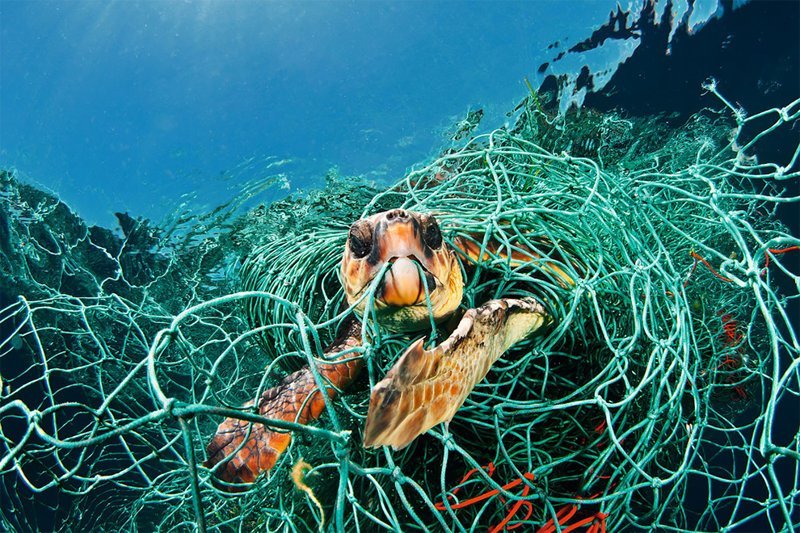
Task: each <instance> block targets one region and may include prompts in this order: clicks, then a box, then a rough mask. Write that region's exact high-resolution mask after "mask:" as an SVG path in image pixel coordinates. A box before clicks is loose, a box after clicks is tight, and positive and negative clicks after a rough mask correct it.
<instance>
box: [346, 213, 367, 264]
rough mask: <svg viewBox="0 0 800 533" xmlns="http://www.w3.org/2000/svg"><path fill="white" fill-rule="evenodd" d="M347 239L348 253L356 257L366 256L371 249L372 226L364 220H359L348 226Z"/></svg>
mask: <svg viewBox="0 0 800 533" xmlns="http://www.w3.org/2000/svg"><path fill="white" fill-rule="evenodd" d="M347 239H348V242H349V244H350V253H352V254H353V257H355V258H356V259H361V258H363V257H366V256H367V255H369V253H370V252H371V251H372V228H371V227H370V225H369V223H368V222H367V221H366V220H359V221H357V222H356V223H354V224H353V225H352V226H350V234H349V235H348V237H347Z"/></svg>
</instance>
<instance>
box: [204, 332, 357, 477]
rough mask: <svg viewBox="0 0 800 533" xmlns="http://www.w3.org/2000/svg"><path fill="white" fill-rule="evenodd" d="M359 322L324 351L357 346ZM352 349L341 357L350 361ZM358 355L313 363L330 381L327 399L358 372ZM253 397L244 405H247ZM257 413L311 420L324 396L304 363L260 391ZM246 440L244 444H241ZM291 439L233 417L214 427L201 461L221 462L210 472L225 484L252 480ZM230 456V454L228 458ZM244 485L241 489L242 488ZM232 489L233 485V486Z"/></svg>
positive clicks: (321, 408)
mask: <svg viewBox="0 0 800 533" xmlns="http://www.w3.org/2000/svg"><path fill="white" fill-rule="evenodd" d="M360 339H361V324H360V323H359V322H358V321H357V320H351V321H350V322H349V323H348V324H347V325H346V326H345V328H344V329H343V331H342V333H341V334H340V336H339V339H338V340H337V341H335V342H334V343H333V344H332V345H331V347H330V348H329V349H328V350H327V351H326V355H333V354H336V353H339V352H341V351H343V350H347V349H349V348H353V347H355V346H358V345H359V344H360ZM352 357H353V354H352V353H349V354H346V355H344V356H342V357H341V358H340V359H350V358H352ZM361 366H362V363H361V359H352V360H350V361H347V362H338V363H337V362H332V363H324V364H320V365H318V366H317V370H318V371H319V374H320V376H322V378H323V379H324V380H325V381H326V382H327V383H328V384H329V387H328V389H327V392H328V397H329V398H333V397H334V395H335V394H336V391H335V389H334V388H333V387H335V388H336V389H343V388H345V387H347V386H348V385H349V384H350V383H351V382H352V381H353V380H354V379H355V377H356V376H357V375H358V372H359V371H360V370H361ZM253 403H254V402H253V401H252V400H251V401H250V402H248V403H246V404H245V405H244V406H243V407H245V408H247V407H252V406H253ZM258 405H259V407H258V412H259V414H260V415H262V416H264V417H266V418H272V419H278V420H286V421H289V422H296V423H298V424H306V423H308V422H309V421H311V420H316V419H317V418H319V417H320V415H321V414H322V412H323V411H324V410H325V400H324V398H323V397H322V393H321V392H320V390H319V388H318V387H317V383H316V381H315V380H314V375H313V374H312V373H311V370H310V369H309V368H308V367H304V368H301V369H300V370H298V371H297V372H294V373H292V374H289V375H288V376H286V377H285V378H284V379H283V381H282V382H281V384H280V385H277V386H276V387H272V388H270V389H267V390H266V391H264V393H263V394H262V395H261V398H260V400H259V402H258ZM245 438H247V441H246V442H245V444H244V446H243V447H242V448H241V449H239V451H238V452H237V451H236V450H237V449H238V448H239V447H240V446H241V444H242V442H243V441H244V440H245ZM291 440H292V436H291V433H290V432H288V431H278V430H274V429H270V428H268V427H266V426H264V425H263V424H256V423H251V422H248V421H246V420H239V419H237V418H227V419H225V421H224V422H222V424H220V425H219V428H218V429H217V433H216V435H214V438H213V439H212V440H211V442H209V443H208V446H207V447H206V453H207V455H208V460H207V461H206V462H205V463H203V465H204V466H205V467H206V468H212V467H214V466H216V465H217V464H218V463H224V464H223V465H221V466H219V467H217V470H216V471H215V473H216V475H217V477H218V478H219V479H220V480H222V481H225V482H228V483H252V482H254V481H255V480H256V478H257V477H258V475H259V474H260V473H261V472H264V471H266V470H269V469H271V468H272V467H273V466H275V463H276V462H277V460H278V457H280V455H281V453H283V451H284V450H286V448H287V447H288V446H289V443H290V442H291ZM229 456H230V457H229ZM244 488H245V487H242V490H244ZM232 490H237V489H232Z"/></svg>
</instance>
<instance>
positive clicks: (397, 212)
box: [386, 209, 408, 220]
mask: <svg viewBox="0 0 800 533" xmlns="http://www.w3.org/2000/svg"><path fill="white" fill-rule="evenodd" d="M395 218H397V219H398V220H406V219H408V212H407V211H406V210H405V209H392V210H391V211H389V212H388V213H386V220H394V219H395Z"/></svg>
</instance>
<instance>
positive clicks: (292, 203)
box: [0, 86, 800, 531]
mask: <svg viewBox="0 0 800 533" xmlns="http://www.w3.org/2000/svg"><path fill="white" fill-rule="evenodd" d="M709 89H710V90H711V92H714V93H716V91H715V88H714V87H713V86H710V87H709ZM723 102H724V100H723ZM525 103H526V105H525V106H523V109H522V111H521V114H520V116H519V117H518V119H517V123H516V125H515V127H514V128H509V129H500V130H496V131H494V132H492V133H490V134H488V135H482V136H478V137H476V138H474V139H471V140H469V141H468V142H466V143H465V144H462V145H459V146H455V147H453V148H452V149H450V150H448V151H447V152H445V153H444V154H443V155H442V156H441V157H439V158H437V159H436V160H435V161H433V162H432V163H430V164H429V165H427V166H425V167H423V168H419V169H417V170H415V171H413V172H411V173H410V174H409V175H408V176H406V178H405V179H404V180H402V181H401V182H400V183H398V184H396V185H395V186H393V187H391V188H389V189H386V190H384V191H377V190H374V189H371V188H370V187H368V186H366V185H364V184H360V183H348V182H347V181H346V180H337V179H335V178H331V179H332V183H331V184H330V186H329V187H328V188H327V189H326V190H325V191H322V192H318V193H312V194H308V195H305V196H301V197H296V198H290V199H288V200H285V201H281V202H277V203H274V204H272V205H270V206H268V207H264V206H259V207H257V208H254V209H251V210H249V211H248V212H247V213H245V214H240V212H239V211H236V209H235V205H234V206H227V207H226V208H222V209H219V210H216V211H215V212H213V213H212V214H210V215H207V216H203V217H197V216H195V217H193V216H189V215H185V214H184V215H185V216H182V217H179V218H177V219H176V220H175V223H174V224H172V225H171V226H168V227H166V228H161V229H158V228H154V227H151V226H150V225H148V224H147V223H145V222H142V221H138V222H137V221H134V220H132V219H130V218H129V217H121V219H120V220H121V222H123V221H124V224H123V226H124V227H123V230H124V231H125V234H124V237H122V238H120V237H118V236H115V235H114V234H111V233H110V232H104V231H103V230H100V229H98V228H87V227H86V226H85V225H83V224H82V222H80V221H79V220H78V219H77V217H75V216H74V215H72V214H71V213H70V212H69V211H68V210H67V209H66V207H65V206H64V205H63V204H61V203H59V202H57V201H56V200H55V199H53V198H52V197H50V196H47V195H44V194H39V193H37V192H36V191H33V190H32V189H30V188H29V187H26V186H21V185H19V184H18V183H17V181H16V180H14V179H13V176H11V175H8V174H6V175H5V176H4V192H3V195H4V199H3V200H4V202H7V204H6V209H7V212H6V213H4V217H5V220H3V234H2V235H0V236H2V241H3V247H4V252H5V253H6V259H5V260H4V263H3V265H2V267H3V270H2V272H3V275H4V279H5V280H6V281H5V283H7V284H10V286H11V287H12V289H13V290H16V292H17V294H20V295H21V296H20V297H19V299H18V300H16V301H14V302H13V303H11V304H10V305H9V306H8V307H6V308H5V309H3V310H2V314H0V321H2V325H3V328H4V334H3V336H2V341H0V363H2V366H0V372H2V379H3V386H2V400H0V401H1V402H2V403H1V404H0V414H2V423H1V424H0V431H1V433H0V439H1V440H2V443H1V444H0V446H2V456H0V473H2V479H3V485H2V487H3V494H2V498H3V500H5V501H6V502H10V508H4V509H3V514H2V526H3V527H4V528H11V529H15V528H16V529H27V528H30V527H41V528H47V527H48V526H52V527H64V524H70V525H71V526H72V527H77V526H86V527H101V526H103V527H110V526H111V525H112V524H113V527H121V528H138V529H143V530H151V529H155V528H160V529H165V530H170V529H178V530H183V529H186V528H188V527H193V526H194V525H196V526H197V527H199V528H200V529H217V528H218V529H221V530H225V531H228V530H240V531H253V530H268V531H274V530H297V531H307V530H315V529H317V528H320V527H323V528H326V529H330V530H346V531H373V530H376V529H381V528H382V529H403V530H424V529H441V530H480V531H483V530H485V529H487V527H488V528H490V529H492V530H500V529H502V528H508V529H512V528H514V527H521V528H522V529H524V530H531V529H540V530H542V531H559V530H560V531H572V530H574V529H577V528H580V529H581V530H589V531H600V530H611V531H618V530H621V529H623V528H626V527H634V526H640V527H652V526H658V527H660V528H662V529H664V530H671V529H686V528H689V529H702V530H709V531H717V530H721V529H725V528H732V527H736V526H738V525H743V524H747V523H750V524H753V523H759V524H769V525H770V526H771V527H772V528H773V529H775V530H779V529H781V528H784V529H791V528H792V526H793V524H794V525H797V523H798V514H797V513H798V505H800V501H799V499H798V493H797V489H796V487H797V486H800V480H798V478H797V477H798V459H800V444H798V435H797V433H798V431H797V430H798V428H797V424H796V421H792V420H791V417H792V413H793V412H794V409H796V402H797V397H798V394H800V375H799V374H798V365H800V345H798V340H797V336H796V332H795V330H794V326H793V324H792V323H791V322H790V320H789V316H788V314H787V307H788V306H789V305H791V304H792V303H793V301H796V299H797V297H798V292H799V290H800V276H799V275H798V273H797V271H796V270H795V271H792V270H790V269H789V267H787V264H789V259H790V258H791V257H792V256H793V255H796V254H800V251H798V245H800V241H799V240H798V239H797V238H796V237H794V236H791V235H789V234H787V233H786V232H785V230H784V228H783V227H782V226H781V224H780V223H778V222H777V221H776V216H775V211H776V208H777V206H779V205H781V204H786V203H793V202H794V203H796V202H797V201H798V197H796V196H792V195H789V194H786V193H783V192H782V190H781V184H782V183H789V182H788V181H786V180H797V179H798V170H797V163H798V161H797V160H798V157H800V155H799V154H800V147H798V149H797V151H795V152H794V154H792V155H790V157H791V158H792V159H791V162H789V163H788V164H785V165H784V166H779V165H777V164H772V163H767V162H757V161H756V160H754V159H753V158H751V157H750V154H751V153H752V151H753V149H754V147H756V146H758V143H763V142H767V141H768V140H769V136H770V132H771V131H772V130H775V129H780V128H787V127H791V126H794V127H796V126H797V121H798V118H799V117H800V101H796V102H793V103H792V104H791V105H789V106H787V107H786V108H783V109H773V110H769V111H767V112H765V113H762V114H759V115H754V116H752V117H745V115H744V114H743V113H742V112H740V111H737V110H734V111H736V112H735V113H734V114H733V118H732V119H731V118H730V114H727V116H728V117H729V118H727V119H726V118H725V115H726V113H720V114H717V113H713V112H709V111H707V112H704V113H702V114H699V115H697V116H695V117H693V119H692V120H690V121H689V122H688V123H687V124H685V125H683V126H682V127H680V128H669V127H667V126H666V125H665V124H664V123H663V122H660V121H659V120H657V119H646V120H645V119H638V120H634V119H624V118H622V117H620V116H619V115H616V114H606V115H599V114H595V113H591V112H584V113H583V114H581V115H579V116H568V117H566V118H565V119H556V118H555V117H548V116H547V114H546V113H545V112H544V111H542V108H541V106H540V104H539V101H538V99H537V98H536V96H535V95H532V96H531V97H529V98H528V99H527V100H526V102H525ZM731 109H732V108H731ZM731 124H733V127H732V126H731ZM764 124H767V125H766V126H763V127H761V126H759V128H758V130H759V131H761V133H753V132H751V133H750V134H749V135H748V137H747V139H748V140H745V139H743V134H742V135H740V133H741V130H742V129H743V128H744V129H746V128H747V127H752V126H754V125H764ZM751 129H752V128H751ZM578 156H584V157H578ZM398 206H402V207H405V208H408V209H412V210H419V211H424V212H433V213H436V214H437V217H438V218H439V220H440V222H441V223H442V226H443V228H444V230H445V238H446V240H448V241H449V242H452V241H453V239H454V238H455V237H456V236H459V235H460V236H462V237H466V238H471V239H475V240H476V241H477V242H478V243H480V244H482V245H486V244H487V243H488V242H489V241H490V239H491V240H495V241H498V242H499V243H501V245H502V246H501V250H500V252H499V253H498V254H497V255H492V256H491V257H490V258H489V259H487V260H486V261H483V262H481V263H480V264H478V265H470V264H469V261H468V260H466V259H464V261H463V265H464V268H465V276H466V278H465V283H466V288H465V299H464V305H465V306H466V307H472V306H475V305H479V304H480V303H481V302H483V301H485V300H487V299H490V298H497V297H505V296H516V295H534V296H536V297H537V298H538V299H540V300H541V301H542V302H544V303H545V305H546V306H547V308H548V309H549V310H550V312H551V313H552V315H553V316H554V318H555V323H554V324H553V326H552V327H551V328H550V329H549V330H548V331H546V332H545V333H544V334H542V335H540V336H538V337H536V338H535V339H532V340H529V341H526V342H524V343H522V344H520V345H519V346H517V347H516V348H515V349H513V350H511V351H510V352H509V353H508V354H506V355H505V356H504V357H503V358H501V359H500V360H499V361H498V362H497V363H496V364H495V365H494V367H493V368H492V370H491V371H490V372H489V375H488V376H487V377H486V379H485V380H484V381H483V382H481V383H480V384H479V385H478V386H477V387H476V389H475V391H474V392H473V393H472V394H471V395H470V396H469V398H468V399H467V401H466V403H465V404H464V406H463V407H462V409H461V410H460V411H459V412H458V414H457V416H456V418H455V419H454V420H453V422H452V423H451V424H450V425H449V427H448V428H445V427H443V426H437V427H436V428H434V429H433V430H431V431H430V432H428V433H427V434H426V435H423V436H421V437H420V438H418V439H417V440H416V441H415V442H414V443H413V444H412V445H411V446H409V447H408V448H407V449H405V450H402V451H400V452H392V451H391V450H389V449H380V450H365V449H363V447H362V446H361V436H360V434H361V431H362V428H363V424H364V419H365V416H366V412H367V406H368V400H369V387H370V386H371V385H374V383H376V382H377V381H378V380H380V379H381V378H382V376H383V375H384V374H385V373H386V371H387V370H388V369H389V368H390V367H391V366H392V364H393V363H394V361H395V360H396V358H397V356H398V354H399V353H401V352H402V350H403V349H404V348H405V347H407V346H408V345H409V343H410V342H411V341H412V340H414V339H415V338H416V337H415V336H414V335H398V334H387V333H386V332H384V331H381V329H380V327H379V325H376V324H375V323H374V322H373V321H372V320H371V319H370V318H369V317H367V319H366V321H365V325H366V327H365V328H364V329H365V333H364V338H365V341H366V342H365V344H364V345H363V347H362V348H359V349H358V350H357V351H356V352H355V354H354V356H358V357H363V358H364V359H365V361H366V363H367V365H366V371H365V372H363V373H362V377H361V378H360V379H359V380H357V381H356V382H355V383H354V384H353V385H352V386H351V387H350V388H349V389H348V390H347V391H344V393H343V394H342V395H340V396H337V397H336V398H335V399H334V400H333V401H331V402H328V403H329V405H328V408H327V410H326V413H325V414H324V415H323V417H322V419H321V420H319V421H318V422H316V423H314V424H310V425H308V426H301V425H298V424H292V423H288V422H282V423H277V425H276V427H278V428H279V429H283V430H292V431H293V435H294V440H293V442H292V445H291V446H290V448H289V450H288V451H287V452H286V453H284V454H283V455H282V456H281V457H280V459H279V461H278V463H277V465H276V466H275V468H273V469H272V470H271V471H270V472H269V473H268V474H266V475H263V476H262V477H261V478H259V480H258V482H257V483H256V484H255V486H254V487H253V488H252V489H251V490H249V491H246V492H244V493H239V494H229V493H226V492H224V491H222V490H220V488H219V487H218V485H216V484H215V483H213V482H212V479H213V476H212V474H211V472H210V471H209V470H208V469H206V468H204V467H202V466H200V465H201V463H202V462H203V460H204V459H205V445H206V443H207V442H208V440H209V439H210V438H211V437H212V435H213V434H214V431H215V430H216V426H217V424H219V422H220V421H221V420H222V419H223V418H224V417H226V416H234V417H236V416H238V417H240V418H243V419H247V420H250V421H253V422H265V423H270V421H269V420H267V419H264V418H262V417H260V416H259V415H257V414H255V413H254V412H252V411H247V410H243V409H241V408H240V407H239V406H241V405H242V403H244V402H245V401H247V400H249V399H253V398H256V397H258V396H259V395H260V394H261V391H263V390H264V389H265V388H267V387H269V386H271V385H273V384H275V383H276V382H277V381H278V380H279V379H280V378H281V377H282V376H283V375H285V374H286V373H287V372H288V371H290V370H292V369H296V368H299V367H300V366H302V365H304V364H309V363H313V362H314V361H315V360H318V359H319V358H320V357H322V353H323V350H324V348H325V346H326V343H328V342H330V340H331V339H332V338H333V337H334V335H335V333H336V327H337V325H338V324H340V323H341V321H342V320H343V319H344V318H345V317H346V315H347V314H348V311H347V309H346V305H345V304H344V302H343V294H342V291H341V286H340V283H339V279H338V263H339V261H340V259H341V253H342V249H343V245H344V239H345V237H346V235H347V227H348V225H349V224H350V223H351V222H352V221H353V220H355V219H356V218H358V217H359V216H362V215H367V214H370V213H373V212H377V211H380V210H384V209H387V208H391V207H398ZM514 249H527V250H530V249H533V250H535V251H537V252H538V254H539V255H541V258H539V259H536V260H532V261H530V262H528V263H526V264H522V265H519V266H517V265H514V266H511V264H510V263H509V261H508V260H507V259H506V257H507V255H508V253H509V252H511V251H513V250H514ZM490 255H491V254H490ZM240 260H241V266H240V263H239V261H240ZM548 263H550V264H552V263H557V264H558V266H559V267H560V268H562V269H564V270H565V271H567V272H568V273H570V275H571V276H572V277H574V278H575V279H576V280H577V282H576V284H575V285H574V286H570V287H564V286H563V285H562V284H560V283H559V280H558V279H556V278H553V277H552V276H549V275H548V274H547V272H551V270H548V269H547V268H546V266H547V264H548ZM779 284H780V285H781V286H782V287H783V289H782V290H779ZM420 335H425V336H431V335H433V336H435V337H437V338H438V339H439V340H441V339H442V338H443V336H444V333H443V332H441V331H437V332H431V331H427V332H420V333H419V334H418V335H417V336H420ZM273 424H276V423H273ZM787 424H788V431H787V429H786V428H787ZM301 458H302V459H303V461H305V463H307V464H308V465H310V470H308V468H309V467H308V466H306V467H304V468H303V470H308V471H307V472H305V475H304V476H302V475H299V474H298V470H299V469H300V466H303V463H299V461H300V459H301ZM296 465H299V466H297V468H295V466H296ZM298 489H303V490H298ZM312 494H313V495H314V496H315V498H316V500H317V501H318V502H319V505H318V504H317V503H316V502H315V501H314V499H313V498H312V497H311V495H312ZM320 507H321V509H322V511H324V522H323V516H322V513H321V511H320ZM751 520H752V521H757V522H748V521H751Z"/></svg>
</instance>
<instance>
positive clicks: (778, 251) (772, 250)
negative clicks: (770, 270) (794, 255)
mask: <svg viewBox="0 0 800 533" xmlns="http://www.w3.org/2000/svg"><path fill="white" fill-rule="evenodd" d="M797 250H800V246H797V245H795V246H789V247H788V248H767V253H765V254H764V268H765V269H766V268H767V267H768V266H769V255H770V254H772V255H780V254H785V253H786V252H794V251H797Z"/></svg>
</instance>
